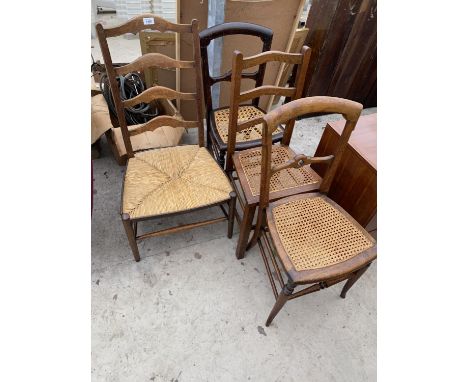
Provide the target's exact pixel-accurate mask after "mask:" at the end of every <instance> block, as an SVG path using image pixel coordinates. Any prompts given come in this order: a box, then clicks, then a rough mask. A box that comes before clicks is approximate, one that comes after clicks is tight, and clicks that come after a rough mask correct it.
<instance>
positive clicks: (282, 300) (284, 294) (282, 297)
mask: <svg viewBox="0 0 468 382" xmlns="http://www.w3.org/2000/svg"><path fill="white" fill-rule="evenodd" d="M295 287H296V285H295V284H294V283H293V282H292V281H291V280H288V282H287V283H286V285H285V286H284V287H283V289H282V290H281V293H280V294H279V295H278V298H277V299H276V302H275V305H274V306H273V309H272V310H271V312H270V315H269V316H268V319H267V321H266V323H265V326H267V327H268V326H270V324H271V322H272V321H273V319H274V318H275V317H276V315H277V314H278V312H279V311H280V310H281V309H282V308H283V306H284V304H286V301H288V299H289V296H291V295H292V293H293V292H294V288H295Z"/></svg>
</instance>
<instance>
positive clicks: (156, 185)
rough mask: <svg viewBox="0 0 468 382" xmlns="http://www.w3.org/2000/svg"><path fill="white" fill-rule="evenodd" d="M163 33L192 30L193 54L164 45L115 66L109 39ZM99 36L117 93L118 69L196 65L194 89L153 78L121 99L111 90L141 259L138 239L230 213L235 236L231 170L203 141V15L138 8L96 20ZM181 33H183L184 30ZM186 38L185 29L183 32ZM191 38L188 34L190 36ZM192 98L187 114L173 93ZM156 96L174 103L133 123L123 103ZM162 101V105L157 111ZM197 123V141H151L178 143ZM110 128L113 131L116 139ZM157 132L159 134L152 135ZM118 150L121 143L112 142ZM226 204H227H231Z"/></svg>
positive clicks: (129, 219)
mask: <svg viewBox="0 0 468 382" xmlns="http://www.w3.org/2000/svg"><path fill="white" fill-rule="evenodd" d="M148 29H149V30H154V31H156V32H157V33H168V36H171V35H173V34H174V33H178V34H180V35H183V34H190V35H191V37H192V39H191V40H192V41H191V44H193V61H192V60H189V61H182V60H179V59H174V58H172V57H169V56H166V55H164V54H162V53H147V54H144V55H142V56H140V57H138V58H137V59H135V60H134V61H132V62H130V63H128V64H125V65H122V66H118V67H116V66H115V65H113V64H112V59H111V57H110V51H109V44H108V41H107V39H108V38H110V37H115V36H119V35H122V34H125V33H129V32H131V33H134V34H136V33H139V32H141V31H145V30H148ZM96 31H97V35H98V38H99V44H100V45H101V50H102V53H103V58H104V62H105V64H106V71H107V75H108V78H109V85H110V88H111V90H112V94H113V95H118V94H119V84H118V81H117V78H118V76H124V77H125V76H127V75H128V74H129V73H134V72H138V73H144V72H145V71H146V70H148V69H149V68H153V69H154V68H156V69H158V68H164V69H170V70H172V69H173V70H178V69H180V70H185V69H192V70H194V71H195V92H193V93H182V92H180V91H178V90H175V89H171V88H169V87H165V86H162V85H158V84H153V85H152V86H150V87H148V88H147V89H146V90H144V91H143V92H141V93H139V94H137V95H135V96H134V97H132V98H130V99H126V100H122V98H121V97H120V96H116V97H113V100H114V104H115V107H116V111H117V118H118V121H119V122H118V123H119V126H120V129H113V131H112V133H114V137H116V139H115V140H116V141H117V142H120V146H121V147H120V149H119V150H125V152H126V157H127V158H126V159H127V170H126V173H125V177H124V180H123V186H122V205H121V211H120V214H121V218H122V223H123V226H124V229H125V234H126V235H127V239H128V243H129V245H130V248H131V249H132V252H133V257H134V258H135V261H140V251H139V249H138V243H137V242H138V241H140V240H144V239H149V238H153V237H158V236H162V235H168V234H171V233H177V232H182V231H186V230H188V229H193V228H197V227H203V226H207V225H210V224H217V223H220V222H222V221H227V223H228V224H227V236H228V238H231V237H232V234H233V227H234V215H235V205H236V193H235V192H234V191H233V189H232V187H231V184H230V182H229V179H228V177H227V176H226V174H225V173H224V172H223V170H222V168H220V167H219V165H218V164H217V163H216V161H215V160H214V159H213V157H212V156H211V154H210V153H209V152H208V151H207V150H206V148H205V137H204V123H203V115H202V113H203V104H202V102H203V90H202V87H203V84H202V75H201V63H200V41H199V38H198V21H197V20H195V19H194V20H192V23H191V24H175V23H171V22H170V21H167V20H164V19H162V18H161V17H159V16H157V15H153V14H143V15H139V16H135V17H134V18H132V19H130V20H128V21H126V22H125V23H123V24H121V25H119V26H116V27H111V28H107V29H105V28H104V27H103V26H102V24H100V23H98V24H97V25H96ZM181 38H182V37H181ZM184 39H185V37H184ZM184 41H187V42H190V41H189V40H184ZM181 99H183V100H186V101H194V112H195V115H196V120H185V119H184V118H183V117H182V116H181V115H180V113H179V112H178V111H177V109H175V108H174V106H173V104H172V102H171V100H181ZM154 102H157V103H158V104H159V105H158V106H162V107H161V110H164V111H166V110H167V111H168V112H166V113H165V114H160V115H157V116H155V117H154V118H152V119H151V120H149V121H147V122H145V123H143V124H140V125H134V126H128V124H127V120H126V118H125V110H126V109H128V108H131V107H133V106H135V105H139V104H141V103H146V104H153V103H154ZM159 110H160V108H159V107H158V111H159ZM193 128H194V129H197V131H198V142H197V143H198V144H197V145H187V146H176V147H161V148H152V149H151V150H145V151H139V152H135V151H138V150H139V149H145V148H148V147H147V146H148V145H149V144H150V143H153V142H154V141H156V142H157V144H158V147H160V146H162V145H166V144H167V145H170V144H171V143H174V144H177V143H178V141H179V139H180V136H181V134H182V132H183V131H184V129H193ZM112 133H111V132H109V137H111V139H112V137H113V136H112ZM153 139H154V140H153ZM113 150H115V151H117V149H115V148H113ZM225 207H227V209H226V208H225ZM208 208H216V209H217V208H219V209H220V210H221V211H220V212H222V216H219V217H215V218H213V217H210V218H208V219H204V220H198V219H197V221H196V222H188V223H178V224H177V225H175V226H172V227H168V228H164V229H159V230H156V231H152V232H148V231H147V230H144V232H143V233H140V234H138V226H139V224H140V222H142V221H143V220H147V219H151V218H154V217H164V216H168V215H181V214H185V213H188V212H193V211H194V210H199V209H208Z"/></svg>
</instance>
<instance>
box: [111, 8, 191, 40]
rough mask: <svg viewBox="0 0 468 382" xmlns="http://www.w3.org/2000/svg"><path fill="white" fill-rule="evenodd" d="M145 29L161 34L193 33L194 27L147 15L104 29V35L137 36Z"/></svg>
mask: <svg viewBox="0 0 468 382" xmlns="http://www.w3.org/2000/svg"><path fill="white" fill-rule="evenodd" d="M145 29H151V30H156V31H159V32H179V33H191V32H192V25H191V24H174V23H171V22H170V21H167V20H164V19H163V18H161V17H159V16H156V15H154V14H151V13H145V14H142V15H139V16H136V17H133V18H132V19H130V20H128V21H127V22H125V23H123V24H121V25H118V26H116V27H113V28H107V29H104V34H105V36H106V37H115V36H120V35H122V34H125V33H132V34H136V33H138V32H140V31H142V30H145Z"/></svg>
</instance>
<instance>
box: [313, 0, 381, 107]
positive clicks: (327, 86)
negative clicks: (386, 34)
mask: <svg viewBox="0 0 468 382" xmlns="http://www.w3.org/2000/svg"><path fill="white" fill-rule="evenodd" d="M306 26H307V27H308V28H309V34H308V36H307V39H306V44H307V45H309V46H310V47H311V48H312V59H311V62H310V65H309V70H308V74H307V79H306V88H305V89H304V96H315V95H328V96H335V97H344V98H348V99H352V100H354V101H358V102H361V103H362V104H363V105H364V107H371V106H376V105H377V97H376V95H377V90H376V87H377V81H376V79H377V1H376V0H314V1H313V2H312V6H311V8H310V11H309V16H308V18H307V22H306Z"/></svg>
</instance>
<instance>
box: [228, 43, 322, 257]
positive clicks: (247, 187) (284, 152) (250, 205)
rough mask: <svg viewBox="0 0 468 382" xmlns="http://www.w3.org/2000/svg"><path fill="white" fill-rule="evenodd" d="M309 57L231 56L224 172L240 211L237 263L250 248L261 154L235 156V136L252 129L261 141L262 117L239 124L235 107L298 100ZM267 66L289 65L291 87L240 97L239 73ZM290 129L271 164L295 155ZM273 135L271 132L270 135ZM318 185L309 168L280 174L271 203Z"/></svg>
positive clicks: (307, 50)
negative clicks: (261, 100)
mask: <svg viewBox="0 0 468 382" xmlns="http://www.w3.org/2000/svg"><path fill="white" fill-rule="evenodd" d="M310 54H311V50H310V48H309V47H307V46H304V47H303V48H302V50H301V53H283V52H276V51H270V52H264V53H260V54H258V55H256V56H252V57H246V58H244V57H243V55H242V53H240V52H237V51H236V52H234V54H233V69H232V73H233V74H232V81H231V82H232V84H231V106H230V108H231V115H230V120H229V135H228V148H227V156H226V157H227V161H226V172H227V173H228V175H229V177H230V179H231V182H232V185H233V187H234V188H235V189H236V193H237V195H238V196H239V198H238V200H239V203H240V205H241V207H242V210H243V214H242V217H241V218H239V217H238V216H239V214H238V213H237V211H236V216H237V217H238V220H240V223H239V229H240V231H239V240H238V243H237V249H236V256H237V258H239V259H240V258H242V257H244V253H245V251H246V249H248V248H250V247H249V246H248V245H247V243H248V238H249V235H250V231H251V229H252V221H253V218H254V214H255V210H256V208H257V205H258V201H259V196H260V169H261V167H260V161H261V154H262V150H261V148H259V147H254V148H251V149H246V150H242V151H236V152H235V150H236V149H237V146H236V141H237V139H238V138H239V132H244V133H245V132H247V133H249V131H251V130H252V129H253V128H255V130H256V132H257V133H258V136H259V137H261V136H262V121H263V119H262V116H259V117H256V118H253V119H250V120H248V121H241V122H240V123H239V120H238V109H239V104H240V103H242V102H245V101H247V100H249V99H252V98H255V97H260V96H262V95H278V96H285V97H287V98H286V102H287V101H289V100H295V99H297V98H300V97H301V95H302V90H303V88H304V80H305V76H306V72H307V67H308V63H309V60H310ZM267 62H281V63H287V64H291V65H293V66H294V69H293V71H294V72H293V73H294V77H293V79H294V80H293V81H292V84H291V86H290V87H279V86H259V87H257V88H254V89H252V90H249V91H246V92H242V93H240V82H241V77H242V71H243V70H245V69H248V68H251V67H253V66H256V65H263V64H266V63H267ZM278 126H279V125H278ZM277 128H278V127H277ZM293 128H294V120H292V121H289V122H288V123H287V124H286V127H285V129H284V134H283V137H282V139H281V144H280V145H275V146H274V147H273V149H272V150H273V158H274V159H273V161H274V162H275V163H278V164H279V163H284V162H285V161H287V160H288V159H291V158H293V157H294V155H295V153H294V152H293V151H292V150H291V149H290V148H289V142H290V140H291V135H292V131H293ZM276 131H277V130H276V129H275V130H274V132H276ZM272 142H275V139H274V138H272ZM320 181H321V178H320V176H319V175H318V174H317V173H316V172H315V171H313V170H312V169H311V168H310V167H307V168H303V169H293V170H288V171H283V172H281V173H280V174H277V176H276V177H275V178H273V180H272V185H271V189H272V193H271V196H272V198H273V199H278V198H282V197H285V196H287V195H293V194H297V193H301V192H309V191H312V190H315V189H317V187H318V186H319V184H320Z"/></svg>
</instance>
